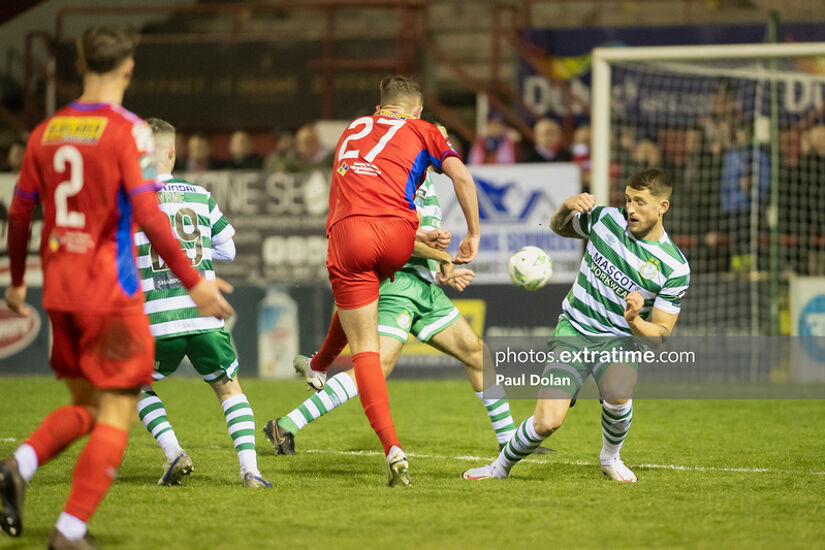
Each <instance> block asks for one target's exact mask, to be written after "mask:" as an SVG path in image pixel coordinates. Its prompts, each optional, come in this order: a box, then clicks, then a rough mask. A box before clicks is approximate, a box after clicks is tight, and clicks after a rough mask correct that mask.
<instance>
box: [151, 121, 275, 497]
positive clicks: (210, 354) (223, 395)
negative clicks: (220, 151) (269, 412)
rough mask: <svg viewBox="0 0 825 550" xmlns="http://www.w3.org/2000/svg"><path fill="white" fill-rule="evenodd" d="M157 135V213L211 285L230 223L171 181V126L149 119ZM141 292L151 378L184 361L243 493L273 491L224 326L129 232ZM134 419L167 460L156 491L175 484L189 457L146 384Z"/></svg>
mask: <svg viewBox="0 0 825 550" xmlns="http://www.w3.org/2000/svg"><path fill="white" fill-rule="evenodd" d="M147 122H148V123H149V125H150V126H151V127H152V130H153V132H154V134H155V156H156V157H157V158H156V160H157V166H158V173H159V174H160V175H159V176H158V181H160V182H162V183H163V187H162V188H161V189H160V191H158V199H159V201H160V208H161V210H163V212H165V213H166V214H167V215H168V216H169V219H170V221H171V223H172V227H173V228H174V230H175V233H176V236H177V238H178V239H179V240H180V243H181V246H182V247H183V249H184V250H185V251H186V253H187V255H188V256H189V257H190V258H191V260H192V264H193V265H194V266H195V267H196V268H197V269H198V270H199V271H200V272H201V273H202V274H203V276H204V278H205V279H207V280H209V279H214V278H215V271H214V270H213V268H212V260H213V259H215V260H232V259H234V257H235V244H234V242H233V240H232V236H233V235H234V234H235V230H234V228H233V227H232V226H231V225H229V222H227V221H226V218H224V216H223V214H221V211H220V209H219V208H218V205H217V204H216V203H215V200H214V199H213V198H212V195H211V194H210V193H209V192H208V191H206V189H204V188H203V187H199V186H197V185H193V184H191V183H189V182H187V181H185V180H182V179H179V178H174V177H173V176H172V175H171V171H172V167H173V166H174V165H175V128H174V127H173V126H172V125H171V124H169V123H168V122H164V121H162V120H159V119H152V118H150V119H148V120H147ZM135 245H136V246H137V249H138V258H137V264H138V269H139V271H140V278H141V287H142V288H143V291H144V293H145V294H146V303H145V304H144V310H145V311H146V314H147V315H148V316H149V323H150V327H149V328H150V330H151V331H152V335H153V336H154V337H155V372H154V374H153V376H154V378H155V380H161V379H163V378H165V377H166V376H169V375H170V374H172V373H173V372H175V370H176V369H177V368H178V366H179V365H180V362H181V361H182V360H183V357H184V356H186V357H188V358H189V360H190V361H191V363H192V366H194V367H195V370H196V371H198V373H199V374H200V375H201V376H202V377H203V379H204V380H205V381H206V382H208V383H209V385H210V386H211V387H212V389H213V390H214V391H215V395H216V396H217V398H218V401H219V402H220V403H221V407H222V408H223V413H224V416H225V418H226V425H227V428H228V430H229V435H230V437H231V438H232V441H233V443H234V446H235V450H236V451H237V453H238V460H239V461H240V464H241V479H242V480H243V484H244V486H245V487H272V485H271V484H270V483H269V482H268V481H266V480H265V479H264V478H263V477H262V476H261V472H260V471H259V470H258V459H257V455H256V453H255V419H254V415H253V413H252V407H250V405H249V400H248V399H247V398H246V396H245V395H244V393H243V390H242V389H241V384H240V382H239V381H238V359H237V357H236V356H235V349H234V348H233V346H232V342H231V341H230V338H229V332H227V330H226V328H225V327H224V324H223V321H222V320H220V319H216V318H215V317H200V316H198V312H197V310H196V309H194V308H193V304H192V300H191V299H190V298H189V297H188V296H187V295H186V293H185V291H184V289H183V287H182V286H181V283H180V281H179V280H178V279H177V278H176V277H175V276H174V275H173V274H172V272H171V271H170V270H169V269H168V268H167V267H166V265H165V264H164V263H163V262H162V260H161V259H160V258H159V257H158V255H157V253H156V252H155V251H154V250H153V249H152V247H151V246H150V245H149V241H148V240H147V239H146V236H145V235H144V234H143V232H142V231H138V232H137V233H135ZM138 416H139V417H140V420H141V422H143V425H144V426H146V429H147V430H149V433H151V434H152V436H153V437H154V438H155V439H156V440H157V442H158V443H159V444H160V446H161V447H162V448H163V452H164V454H165V455H166V464H165V465H164V468H163V475H162V476H161V478H160V480H158V485H177V484H178V483H180V480H181V479H182V478H183V477H184V476H186V475H188V474H189V473H191V472H192V468H193V466H192V459H191V457H190V456H189V454H188V453H186V451H184V450H183V449H182V448H181V446H180V444H179V443H178V439H177V436H176V435H175V431H174V430H173V429H172V425H171V424H170V423H169V419H168V417H167V414H166V409H165V407H164V405H163V402H161V400H160V398H159V397H158V395H157V394H156V393H155V392H154V390H153V389H152V387H151V386H145V387H144V388H143V391H142V393H141V396H140V401H139V402H138Z"/></svg>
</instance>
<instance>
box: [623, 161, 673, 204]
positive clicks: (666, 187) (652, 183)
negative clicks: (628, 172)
mask: <svg viewBox="0 0 825 550" xmlns="http://www.w3.org/2000/svg"><path fill="white" fill-rule="evenodd" d="M627 186H628V187H630V188H632V189H635V190H637V191H643V190H645V189H649V190H650V194H651V195H653V196H654V197H657V198H662V199H669V198H670V194H671V192H672V191H673V187H672V186H671V185H670V178H669V177H668V175H667V174H666V173H665V172H664V171H663V170H659V169H658V168H648V169H646V170H642V171H641V172H636V173H635V174H633V175H632V176H630V177H629V178H627Z"/></svg>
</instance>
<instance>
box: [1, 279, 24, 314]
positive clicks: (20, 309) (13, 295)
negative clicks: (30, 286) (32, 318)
mask: <svg viewBox="0 0 825 550" xmlns="http://www.w3.org/2000/svg"><path fill="white" fill-rule="evenodd" d="M5 298H6V305H7V306H8V307H9V309H10V310H12V311H13V312H14V313H16V314H18V315H21V316H23V317H28V316H29V308H28V306H26V305H25V302H26V285H20V286H10V287H8V288H7V289H6V293H5Z"/></svg>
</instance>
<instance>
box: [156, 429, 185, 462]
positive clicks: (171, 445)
mask: <svg viewBox="0 0 825 550" xmlns="http://www.w3.org/2000/svg"><path fill="white" fill-rule="evenodd" d="M158 444H159V445H160V448H161V449H163V454H165V455H166V460H175V459H176V458H177V457H178V455H179V454H180V453H181V451H183V449H182V448H181V446H180V443H178V438H177V436H176V435H175V432H173V431H172V430H169V431H168V432H163V433H162V434H160V435H159V436H158Z"/></svg>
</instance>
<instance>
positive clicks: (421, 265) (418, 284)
mask: <svg viewBox="0 0 825 550" xmlns="http://www.w3.org/2000/svg"><path fill="white" fill-rule="evenodd" d="M434 124H435V125H436V127H437V128H438V129H439V130H440V131H441V133H442V134H444V137H447V133H446V129H445V128H444V126H443V124H440V123H438V122H434ZM414 202H415V207H416V208H417V209H418V213H419V215H420V217H421V222H420V224H419V227H418V231H417V233H416V245H418V244H419V243H423V244H425V245H427V246H429V247H432V248H436V249H440V250H444V249H446V248H447V246H448V245H449V242H450V233H449V231H447V230H446V229H442V228H441V204H440V203H439V201H438V195H437V194H436V192H435V185H434V184H433V181H432V179H431V178H430V176H429V175H428V176H427V178H426V179H425V180H424V183H423V184H421V187H419V188H418V191H417V192H416V194H415V200H414ZM417 250H420V247H418V246H417ZM442 254H443V255H444V256H446V258H445V257H444V256H442V259H444V260H445V261H444V262H441V265H442V266H444V265H449V264H450V262H451V260H452V258H450V256H449V254H447V253H446V252H442ZM433 256H437V255H433ZM474 277H475V273H473V272H472V271H471V270H469V269H454V270H452V273H451V276H450V277H449V278H448V277H447V276H445V275H444V273H442V272H441V271H440V270H439V262H437V261H436V260H435V259H428V258H423V257H421V256H417V255H416V253H415V252H414V253H413V256H411V257H410V259H409V260H408V261H407V263H406V264H404V266H403V267H402V268H401V270H400V271H397V272H396V273H395V275H394V277H393V279H385V280H384V281H383V282H382V283H381V287H380V289H379V296H378V338H379V344H380V355H381V368H382V369H383V371H384V377H385V378H386V377H387V376H389V374H390V373H391V372H392V370H393V368H394V367H395V364H396V363H397V362H398V358H399V357H400V356H401V351H402V349H403V347H404V344H405V343H406V342H407V338H408V337H409V334H410V333H412V334H413V335H414V336H415V337H416V338H418V339H419V340H421V341H422V342H426V343H428V344H429V345H430V346H432V347H434V348H435V349H437V350H440V351H443V352H444V353H446V354H448V355H450V356H451V357H454V358H456V359H458V360H459V361H462V362H463V363H464V365H465V369H466V371H467V377H468V378H469V380H470V385H471V386H472V387H473V390H474V391H475V392H476V395H477V396H478V398H479V399H480V400H481V402H482V403H483V405H484V407H485V408H486V410H487V415H488V416H489V418H490V422H491V423H492V426H493V430H494V432H495V435H496V439H497V440H498V444H499V448H501V447H503V446H504V444H505V443H507V441H509V440H510V437H511V436H512V435H513V433H514V432H515V425H514V424H513V417H512V416H511V414H510V405H509V404H508V403H507V400H506V399H485V398H484V396H483V391H482V390H483V389H484V373H483V368H484V365H485V356H486V358H487V363H486V364H487V365H489V366H492V364H493V362H492V358H491V357H490V356H489V353H490V351H489V349H488V348H487V347H486V346H485V345H484V342H483V341H482V340H481V338H479V337H478V335H477V334H476V333H475V332H474V331H473V329H472V328H471V327H470V325H469V323H467V321H466V319H464V317H462V316H461V314H460V313H459V311H458V309H457V308H456V307H455V306H454V305H453V304H452V302H451V301H450V299H449V298H448V297H447V295H446V294H444V291H443V290H441V288H440V287H439V286H438V285H437V284H436V283H437V282H438V283H442V284H449V285H450V286H452V287H453V288H455V289H456V290H458V291H463V290H464V289H465V288H466V287H467V285H469V284H470V282H471V281H472V280H473V278H474ZM339 351H341V350H339ZM293 364H294V365H295V368H296V370H298V371H299V372H301V373H303V374H304V375H305V376H306V375H307V374H311V373H309V372H308V368H309V358H308V357H306V356H303V355H298V356H296V357H295V361H294V363H293ZM322 366H323V367H325V368H328V366H329V365H322ZM493 378H494V377H493V376H489V377H488V380H493ZM356 395H358V386H357V384H356V380H355V374H354V372H353V369H349V370H348V371H346V372H342V373H339V374H336V375H335V376H333V377H332V378H330V379H329V380H328V381H327V382H326V384H325V387H324V389H323V390H322V391H319V392H317V393H316V394H314V395H312V396H311V397H310V398H309V399H307V400H305V401H304V402H303V403H302V404H301V405H299V406H298V407H296V408H295V409H293V410H292V411H291V412H290V413H288V414H287V415H285V416H283V417H281V418H278V419H276V420H270V421H269V422H267V423H266V425H265V427H264V433H265V434H266V436H267V438H269V440H270V441H271V442H272V445H273V447H274V449H275V452H276V453H277V454H285V455H291V454H295V434H297V433H298V431H300V430H301V429H302V428H304V427H305V426H306V425H307V424H308V423H310V422H312V421H313V420H317V419H318V418H320V417H321V416H323V415H324V414H326V413H328V412H330V411H332V410H333V409H335V408H337V407H339V406H340V405H342V404H343V403H345V402H346V401H348V400H349V399H352V398H353V397H355V396H356ZM542 449H543V448H542Z"/></svg>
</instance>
